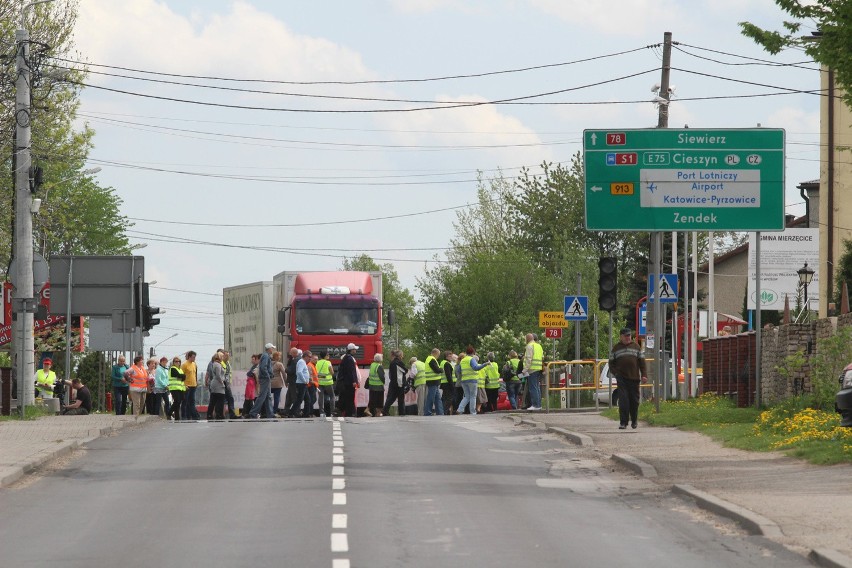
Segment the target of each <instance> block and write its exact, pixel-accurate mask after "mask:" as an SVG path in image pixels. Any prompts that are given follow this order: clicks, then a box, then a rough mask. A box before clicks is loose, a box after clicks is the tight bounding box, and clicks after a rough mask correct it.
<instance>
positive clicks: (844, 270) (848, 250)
mask: <svg viewBox="0 0 852 568" xmlns="http://www.w3.org/2000/svg"><path fill="white" fill-rule="evenodd" d="M834 268H835V270H836V274H835V276H834V294H835V296H834V302H835V305H836V306H837V310H838V313H839V310H840V306H841V300H842V295H843V284H844V283H846V286H847V288H849V287H850V285H852V241H850V240H848V239H844V240H843V254H842V255H840V259H839V260H838V263H837V265H836V266H835V267H834Z"/></svg>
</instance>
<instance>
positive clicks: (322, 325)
mask: <svg viewBox="0 0 852 568" xmlns="http://www.w3.org/2000/svg"><path fill="white" fill-rule="evenodd" d="M378 320H379V310H378V308H376V307H364V308H348V307H339V308H338V307H336V308H320V307H313V306H310V305H308V306H300V305H298V304H297V306H296V332H297V333H300V334H302V335H375V334H376V332H377V331H378V328H379V326H378V324H377V323H376V322H378Z"/></svg>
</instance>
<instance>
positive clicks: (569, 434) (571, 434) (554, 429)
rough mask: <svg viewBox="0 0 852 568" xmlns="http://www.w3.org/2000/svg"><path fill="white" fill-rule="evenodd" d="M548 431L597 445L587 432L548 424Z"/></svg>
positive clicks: (571, 440)
mask: <svg viewBox="0 0 852 568" xmlns="http://www.w3.org/2000/svg"><path fill="white" fill-rule="evenodd" d="M547 431H548V432H553V433H554V434H559V435H560V436H562V437H563V438H566V439H567V440H568V441H569V442H572V443H574V444H576V445H578V446H585V447H589V446H594V445H595V441H594V440H593V439H592V437H591V436H588V435H586V434H580V433H579V432H572V431H571V430H566V429H565V428H557V427H555V426H548V427H547ZM655 475H656V472H655Z"/></svg>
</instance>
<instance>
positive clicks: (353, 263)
mask: <svg viewBox="0 0 852 568" xmlns="http://www.w3.org/2000/svg"><path fill="white" fill-rule="evenodd" d="M342 269H343V270H353V271H363V272H370V271H375V270H381V271H382V295H383V298H382V305H383V306H384V308H385V317H387V313H388V312H387V310H388V308H393V310H394V313H395V314H396V318H397V321H398V322H399V323H398V325H399V337H400V342H402V341H403V340H408V339H410V338H411V330H412V326H413V324H414V309H415V302H414V296H413V295H412V294H411V292H409V291H408V288H405V287H404V286H403V285H402V284H401V283H400V281H399V275H398V274H397V272H396V269H395V268H394V267H393V265H392V264H391V263H389V262H386V263H384V264H378V263H377V262H376V261H375V260H373V259H372V257H370V255H367V254H361V255H359V256H356V257H354V258H344V259H343V266H342ZM384 331H385V336H386V338H391V336H390V334H391V332H392V330H391V329H390V326H385V327H384Z"/></svg>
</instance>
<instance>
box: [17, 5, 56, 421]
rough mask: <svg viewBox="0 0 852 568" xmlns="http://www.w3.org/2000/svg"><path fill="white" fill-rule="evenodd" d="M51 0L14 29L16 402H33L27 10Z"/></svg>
mask: <svg viewBox="0 0 852 568" xmlns="http://www.w3.org/2000/svg"><path fill="white" fill-rule="evenodd" d="M52 1H53V0H36V1H34V2H30V3H29V4H26V5H25V6H24V7H23V8H22V9H21V27H20V29H18V30H17V31H16V32H15V46H16V49H17V53H16V70H17V75H16V80H15V160H16V161H15V166H16V167H15V232H14V234H13V235H12V238H13V239H14V247H13V250H14V254H15V280H14V282H13V284H14V288H13V290H12V312H13V322H12V325H13V333H12V337H13V338H14V339H15V349H14V358H13V365H14V370H15V376H16V377H17V379H18V405H19V406H20V407H21V413H22V414H23V413H24V407H26V406H27V405H32V404H33V402H34V393H33V388H32V386H33V377H34V376H35V361H34V356H35V342H34V339H33V334H34V332H35V330H34V314H35V309H36V303H35V301H34V300H33V217H32V203H33V199H32V194H31V192H30V171H31V167H32V156H31V153H30V144H31V132H30V118H31V117H30V98H31V85H32V72H31V70H30V66H29V59H30V56H29V50H30V33H29V31H28V30H27V29H26V21H27V11H28V10H29V9H30V8H32V7H33V6H35V5H36V4H44V3H46V2H52Z"/></svg>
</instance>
